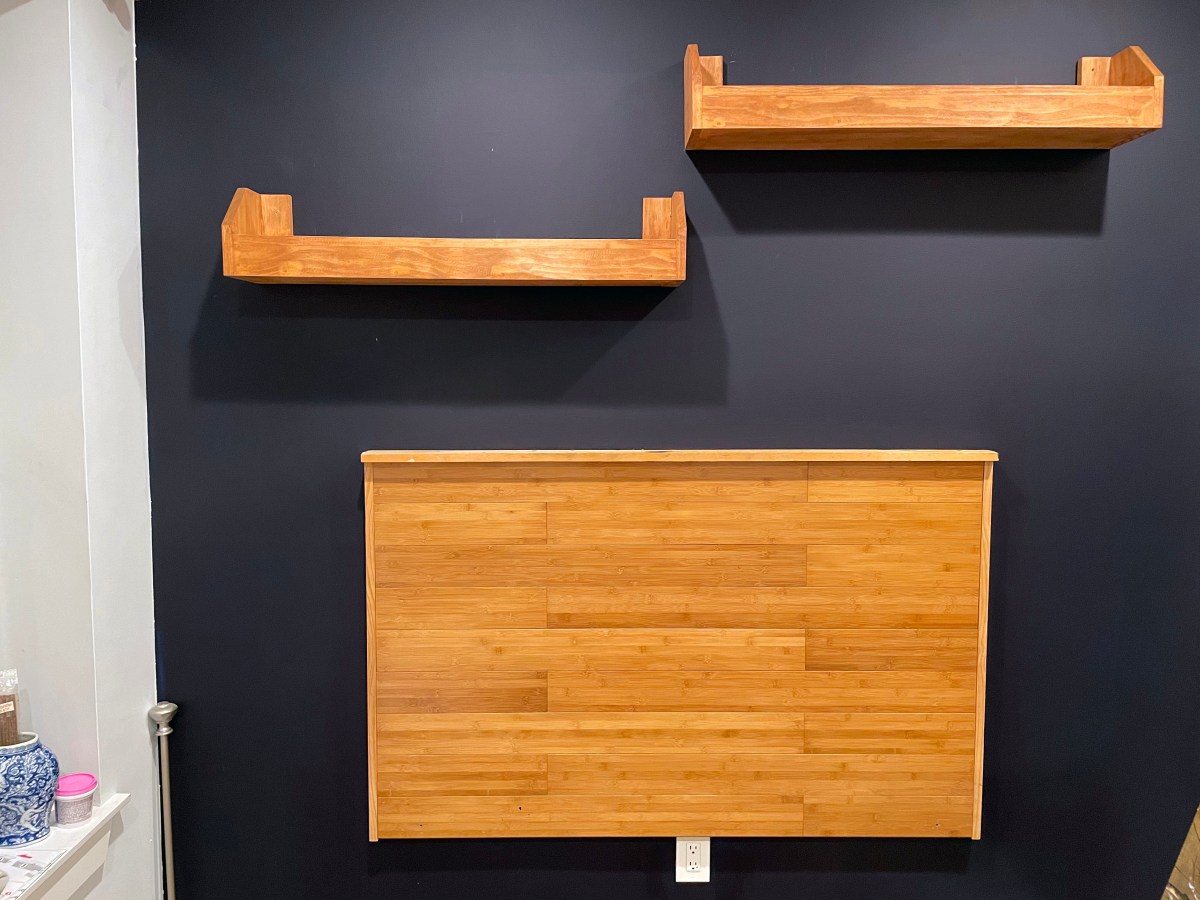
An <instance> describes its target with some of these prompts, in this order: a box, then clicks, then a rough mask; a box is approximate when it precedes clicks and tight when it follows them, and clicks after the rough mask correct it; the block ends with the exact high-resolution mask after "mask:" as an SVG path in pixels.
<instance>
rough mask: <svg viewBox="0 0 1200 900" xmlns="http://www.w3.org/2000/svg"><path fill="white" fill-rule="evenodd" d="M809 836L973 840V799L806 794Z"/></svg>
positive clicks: (805, 817)
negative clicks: (964, 838) (967, 838)
mask: <svg viewBox="0 0 1200 900" xmlns="http://www.w3.org/2000/svg"><path fill="white" fill-rule="evenodd" d="M804 834H805V836H806V837H970V835H971V799H970V798H969V797H963V796H941V797H931V796H926V797H908V796H900V797H888V796H861V795H853V794H852V795H805V798H804Z"/></svg>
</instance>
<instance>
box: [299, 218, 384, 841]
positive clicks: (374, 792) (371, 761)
mask: <svg viewBox="0 0 1200 900" xmlns="http://www.w3.org/2000/svg"><path fill="white" fill-rule="evenodd" d="M289 208H290V207H289ZM363 521H364V524H365V530H364V538H365V545H366V572H367V609H366V614H367V806H368V815H369V816H370V820H369V822H368V827H367V837H368V839H369V840H371V841H377V840H379V811H378V807H377V805H376V801H377V799H378V797H379V785H378V782H377V781H376V772H377V771H378V766H377V759H378V756H377V748H378V735H379V727H378V704H379V678H378V675H377V673H376V670H375V582H376V578H375V467H374V466H373V465H371V464H370V463H367V464H366V465H364V466H363Z"/></svg>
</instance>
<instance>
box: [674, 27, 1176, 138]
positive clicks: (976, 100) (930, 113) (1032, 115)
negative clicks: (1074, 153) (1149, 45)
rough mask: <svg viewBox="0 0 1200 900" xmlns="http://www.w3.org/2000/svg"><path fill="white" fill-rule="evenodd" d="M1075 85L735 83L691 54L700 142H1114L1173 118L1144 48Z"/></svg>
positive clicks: (687, 105)
mask: <svg viewBox="0 0 1200 900" xmlns="http://www.w3.org/2000/svg"><path fill="white" fill-rule="evenodd" d="M1076 80H1077V84H1075V85H937V84H935V85H783V86H768V85H751V86H743V85H726V84H725V79H724V74H723V62H722V58H721V57H720V56H701V55H700V51H699V50H698V48H697V47H696V45H695V44H689V45H688V48H687V51H686V53H685V54H684V58H683V105H684V125H683V133H684V147H685V148H687V149H688V150H987V149H1012V150H1017V149H1056V150H1067V149H1091V150H1099V149H1108V148H1111V147H1116V146H1117V145H1119V144H1124V143H1126V142H1127V141H1131V140H1133V139H1134V138H1137V137H1141V136H1142V135H1144V134H1147V133H1149V132H1151V131H1154V130H1156V129H1158V128H1161V127H1162V120H1163V75H1162V72H1160V71H1159V70H1158V68H1157V67H1156V66H1155V65H1154V63H1152V62H1151V61H1150V58H1149V57H1148V56H1146V54H1145V53H1144V52H1142V49H1141V48H1140V47H1127V48H1126V49H1124V50H1122V51H1121V52H1120V53H1118V54H1116V55H1115V56H1111V57H1109V56H1085V57H1084V58H1083V59H1081V60H1080V61H1079V67H1078V75H1077V79H1076Z"/></svg>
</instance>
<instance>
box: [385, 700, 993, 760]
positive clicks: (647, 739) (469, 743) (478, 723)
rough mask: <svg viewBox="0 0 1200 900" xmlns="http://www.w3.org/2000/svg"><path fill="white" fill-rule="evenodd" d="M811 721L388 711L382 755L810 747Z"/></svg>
mask: <svg viewBox="0 0 1200 900" xmlns="http://www.w3.org/2000/svg"><path fill="white" fill-rule="evenodd" d="M804 727H805V726H804V716H803V715H801V714H798V713H677V712H665V713H664V712H636V713H554V712H550V713H544V714H530V713H502V714H494V715H436V714H424V713H422V714H414V715H395V714H381V715H380V717H379V733H380V735H382V736H383V742H382V747H381V750H380V753H381V756H380V759H381V765H382V766H383V767H384V768H385V769H386V767H387V766H388V765H389V761H392V760H397V759H405V758H408V757H409V756H411V755H414V754H431V755H445V754H449V755H461V754H464V753H465V754H472V753H473V754H493V755H498V756H508V755H518V754H526V755H527V754H564V753H566V754H587V753H614V754H618V753H619V754H630V753H721V752H725V753H747V754H749V753H803V752H804V740H805V737H804ZM930 727H934V726H930ZM879 731H880V729H878V728H877V729H876V731H875V732H874V733H876V734H878V733H879ZM968 742H970V735H969V733H968ZM947 752H949V751H947Z"/></svg>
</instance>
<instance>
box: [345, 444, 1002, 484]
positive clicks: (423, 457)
mask: <svg viewBox="0 0 1200 900" xmlns="http://www.w3.org/2000/svg"><path fill="white" fill-rule="evenodd" d="M997 459H999V457H998V456H997V454H996V451H995V450H778V449H777V450H367V451H365V452H364V453H363V454H362V461H363V462H364V463H369V462H377V463H443V462H452V463H464V462H481V463H501V462H508V463H538V464H540V463H548V462H562V463H597V462H601V463H602V462H611V463H614V464H617V465H621V464H628V463H645V462H726V463H743V464H744V463H757V462H821V463H851V462H887V463H891V462H994V461H995V460H997ZM543 471H544V472H546V474H547V475H550V474H552V472H551V470H543ZM689 472H690V470H680V473H679V474H678V475H677V477H683V476H686V475H688V474H689ZM805 477H807V476H805ZM863 477H864V478H870V477H872V475H871V473H870V472H868V471H867V470H863ZM896 477H901V475H900V474H899V473H897V474H896ZM924 477H928V478H936V477H939V476H937V475H936V474H934V473H933V472H932V471H931V472H930V473H929V474H928V476H923V478H924Z"/></svg>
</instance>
